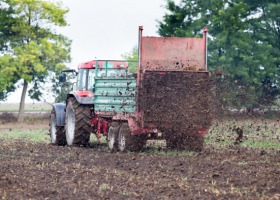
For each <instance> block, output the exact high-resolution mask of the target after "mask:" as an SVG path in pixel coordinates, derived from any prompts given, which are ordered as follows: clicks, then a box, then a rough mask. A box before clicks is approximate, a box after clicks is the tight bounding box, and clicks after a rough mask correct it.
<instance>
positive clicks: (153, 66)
mask: <svg viewBox="0 0 280 200" xmlns="http://www.w3.org/2000/svg"><path fill="white" fill-rule="evenodd" d="M142 30H143V28H142V27H139V45H138V46H139V55H138V56H139V61H138V63H136V64H137V65H138V67H137V74H133V73H130V72H129V70H128V68H129V65H131V64H134V65H135V63H133V62H130V61H114V60H93V61H90V62H86V63H83V64H81V65H80V66H79V67H78V73H77V74H78V76H77V84H76V90H75V91H72V92H70V93H69V94H68V95H67V98H66V103H56V104H54V105H53V110H52V113H51V120H50V135H51V143H53V144H57V145H65V144H67V145H82V146H85V145H87V144H88V142H89V139H90V134H91V133H95V134H96V135H97V137H98V138H100V136H101V135H102V134H103V135H104V136H106V137H107V140H108V146H109V149H110V150H111V151H116V150H119V151H122V152H123V151H126V150H129V151H138V150H141V149H142V147H143V145H144V144H145V142H146V141H147V140H148V139H165V140H166V142H167V146H168V147H171V148H176V149H190V150H202V147H203V135H204V134H206V132H207V129H208V128H209V126H210V124H211V120H212V117H211V116H212V115H211V109H210V103H211V102H210V101H211V92H210V88H211V81H210V78H209V72H208V70H207V56H206V55H207V48H206V46H207V39H206V38H207V29H204V32H203V38H177V37H143V36H142ZM73 71H74V70H65V71H63V73H62V74H61V75H60V81H65V80H66V75H65V72H73Z"/></svg>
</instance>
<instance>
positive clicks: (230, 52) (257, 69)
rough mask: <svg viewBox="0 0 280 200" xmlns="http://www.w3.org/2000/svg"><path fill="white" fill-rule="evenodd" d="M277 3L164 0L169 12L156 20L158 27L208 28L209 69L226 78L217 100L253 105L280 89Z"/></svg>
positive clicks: (182, 32) (172, 31)
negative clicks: (178, 1) (219, 98)
mask: <svg viewBox="0 0 280 200" xmlns="http://www.w3.org/2000/svg"><path fill="white" fill-rule="evenodd" d="M279 8H280V7H279V3H277V0H265V1H260V0H258V1H254V0H245V1H244V0H204V1H202V0H194V1H190V0H181V2H180V4H178V5H176V3H175V2H174V1H172V0H168V1H167V5H166V9H167V10H168V11H169V13H167V14H165V16H164V17H163V20H162V21H161V22H160V21H159V22H158V23H159V24H158V28H159V29H158V32H159V34H160V35H162V36H171V35H174V36H178V37H198V35H199V33H200V30H201V29H202V27H203V26H206V27H208V29H209V33H210V34H211V37H210V38H209V46H208V53H209V54H208V61H209V66H210V67H209V68H210V70H212V71H215V70H217V69H220V70H222V71H223V72H224V73H225V77H226V80H222V81H223V84H219V85H221V86H223V87H225V88H224V89H225V90H224V93H223V94H221V95H220V96H221V100H222V101H224V103H226V105H227V106H229V107H230V106H233V107H241V106H243V107H257V106H260V105H267V104H270V103H272V102H274V100H275V98H276V97H277V95H279V94H280V90H279V87H280V85H279V84H280V81H279V77H280V69H279V66H280V63H279V58H280V52H279V46H280V45H279V44H280V43H279V41H280V38H279V36H280V32H279V31H280V26H279V25H280V17H279V16H280V14H279V12H278V11H279ZM226 81H227V83H225V82H226ZM233 83H234V84H233ZM228 87H231V90H229V89H228ZM220 91H221V92H223V91H222V90H220ZM229 91H232V92H231V93H230V94H229ZM264 99H265V100H264Z"/></svg>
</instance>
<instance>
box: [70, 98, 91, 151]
mask: <svg viewBox="0 0 280 200" xmlns="http://www.w3.org/2000/svg"><path fill="white" fill-rule="evenodd" d="M90 114H91V112H90V106H89V105H83V104H80V103H79V102H78V101H77V100H76V99H75V98H74V97H70V98H69V99H68V100H67V107H66V120H65V121H66V125H65V130H66V141H67V144H68V145H75V146H86V145H87V144H88V142H89V139H90V130H91V126H90Z"/></svg>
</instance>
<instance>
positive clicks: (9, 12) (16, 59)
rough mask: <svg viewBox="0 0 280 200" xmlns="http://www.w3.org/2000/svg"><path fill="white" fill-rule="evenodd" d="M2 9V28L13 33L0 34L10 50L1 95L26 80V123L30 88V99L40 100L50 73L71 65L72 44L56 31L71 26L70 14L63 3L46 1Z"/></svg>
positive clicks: (24, 0)
mask: <svg viewBox="0 0 280 200" xmlns="http://www.w3.org/2000/svg"><path fill="white" fill-rule="evenodd" d="M0 8H1V15H0V16H2V19H5V20H4V22H3V24H2V25H1V26H0V27H3V26H5V24H8V25H9V29H10V30H11V32H3V31H2V30H1V32H0V33H1V34H0V37H1V38H2V40H0V41H1V42H2V45H3V46H4V47H6V48H4V49H2V52H3V54H4V56H1V57H0V72H1V75H0V80H1V78H2V79H3V76H5V77H8V79H7V80H6V81H4V82H1V87H0V91H1V92H3V91H4V92H6V93H7V92H8V90H7V89H9V87H10V88H11V87H12V85H13V84H14V83H15V81H18V80H20V79H23V90H22V96H21V101H20V108H19V116H18V121H22V120H23V118H22V113H23V112H24V104H25V96H26V92H27V87H28V84H29V83H32V84H33V88H32V89H31V90H29V91H28V93H29V96H31V98H33V99H36V100H39V99H40V97H41V95H42V93H41V87H42V83H43V84H44V83H45V79H46V77H47V76H48V75H49V73H50V72H51V71H53V72H59V71H61V70H62V69H64V68H65V63H67V62H69V61H70V55H69V53H70V44H71V41H70V40H69V39H68V38H66V37H64V36H63V35H60V34H57V33H56V31H55V28H56V27H63V26H66V25H67V23H66V21H65V14H66V13H67V12H68V10H67V9H64V8H62V4H61V3H60V2H58V3H52V2H50V1H44V0H37V1H33V0H3V3H2V4H0ZM9 22H12V23H9ZM4 30H5V29H4ZM3 38H4V39H3ZM5 38H7V39H5Z"/></svg>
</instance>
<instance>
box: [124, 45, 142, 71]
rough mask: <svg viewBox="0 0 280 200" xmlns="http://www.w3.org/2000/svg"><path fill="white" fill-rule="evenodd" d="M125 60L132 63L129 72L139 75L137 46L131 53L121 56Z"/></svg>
mask: <svg viewBox="0 0 280 200" xmlns="http://www.w3.org/2000/svg"><path fill="white" fill-rule="evenodd" d="M121 56H122V58H123V59H125V60H128V61H132V62H130V63H129V67H128V69H129V71H130V72H132V73H137V66H138V63H137V61H138V47H137V46H136V45H135V46H134V47H133V49H132V50H131V52H127V53H124V54H122V55H121Z"/></svg>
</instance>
